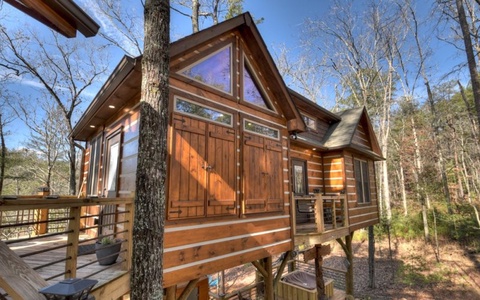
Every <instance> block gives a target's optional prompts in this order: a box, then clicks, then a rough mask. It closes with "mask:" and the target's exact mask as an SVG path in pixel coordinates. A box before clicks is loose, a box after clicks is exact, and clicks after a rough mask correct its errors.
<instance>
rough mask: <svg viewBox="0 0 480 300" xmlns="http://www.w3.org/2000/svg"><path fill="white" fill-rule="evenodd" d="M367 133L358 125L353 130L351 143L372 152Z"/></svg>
mask: <svg viewBox="0 0 480 300" xmlns="http://www.w3.org/2000/svg"><path fill="white" fill-rule="evenodd" d="M367 132H368V131H367V130H365V128H364V126H363V125H362V124H358V126H357V129H356V130H355V134H354V135H353V140H352V143H353V144H355V145H359V146H362V147H365V148H367V149H368V150H372V146H371V143H370V137H369V136H368V133H367Z"/></svg>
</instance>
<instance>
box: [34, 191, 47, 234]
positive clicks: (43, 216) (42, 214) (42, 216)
mask: <svg viewBox="0 0 480 300" xmlns="http://www.w3.org/2000/svg"><path fill="white" fill-rule="evenodd" d="M37 194H38V195H40V196H43V197H46V196H48V195H50V189H49V188H48V187H46V186H42V187H39V188H38V193H37ZM38 221H42V222H45V221H48V209H47V208H42V209H39V210H38ZM36 227H37V228H36V233H37V234H45V233H47V232H48V223H40V224H37V225H36Z"/></svg>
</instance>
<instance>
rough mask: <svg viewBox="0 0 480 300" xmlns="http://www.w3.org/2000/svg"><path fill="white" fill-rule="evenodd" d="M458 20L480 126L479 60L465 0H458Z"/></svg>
mask: <svg viewBox="0 0 480 300" xmlns="http://www.w3.org/2000/svg"><path fill="white" fill-rule="evenodd" d="M455 2H456V5H457V13H458V22H459V23H460V27H461V29H462V35H463V42H464V44H465V53H466V55H467V62H468V69H469V71H470V78H471V83H472V90H473V98H474V100H475V109H476V110H477V121H478V125H479V126H480V79H479V77H478V70H477V62H476V60H475V54H474V52H473V46H472V40H471V38H470V30H469V26H468V22H467V16H466V15H465V9H464V7H463V0H456V1H455Z"/></svg>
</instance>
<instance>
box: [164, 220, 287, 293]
mask: <svg viewBox="0 0 480 300" xmlns="http://www.w3.org/2000/svg"><path fill="white" fill-rule="evenodd" d="M292 243H293V241H292V239H291V227H290V216H289V215H280V216H263V217H262V216H258V217H255V218H248V219H241V220H238V219H236V220H231V221H225V222H217V223H214V222H212V223H205V222H203V224H202V223H197V224H190V225H184V226H172V225H171V226H167V227H166V229H165V242H164V286H165V287H168V286H171V285H174V284H178V283H180V282H184V281H187V280H191V279H192V278H197V277H200V276H202V275H205V274H211V273H215V272H218V271H221V270H224V269H228V268H232V267H234V266H238V265H242V264H245V263H248V262H251V261H253V260H257V259H261V258H264V257H266V256H269V255H276V254H280V253H283V252H285V251H288V250H290V249H292Z"/></svg>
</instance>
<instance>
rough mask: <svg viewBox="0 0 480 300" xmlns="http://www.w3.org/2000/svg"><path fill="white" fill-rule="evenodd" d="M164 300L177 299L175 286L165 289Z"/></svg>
mask: <svg viewBox="0 0 480 300" xmlns="http://www.w3.org/2000/svg"><path fill="white" fill-rule="evenodd" d="M166 290H167V292H166V294H167V295H166V300H176V299H177V286H176V285H172V286H169V287H167V288H166Z"/></svg>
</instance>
